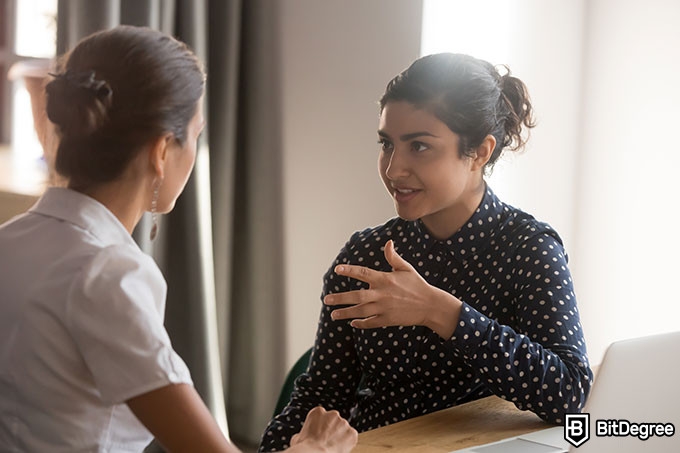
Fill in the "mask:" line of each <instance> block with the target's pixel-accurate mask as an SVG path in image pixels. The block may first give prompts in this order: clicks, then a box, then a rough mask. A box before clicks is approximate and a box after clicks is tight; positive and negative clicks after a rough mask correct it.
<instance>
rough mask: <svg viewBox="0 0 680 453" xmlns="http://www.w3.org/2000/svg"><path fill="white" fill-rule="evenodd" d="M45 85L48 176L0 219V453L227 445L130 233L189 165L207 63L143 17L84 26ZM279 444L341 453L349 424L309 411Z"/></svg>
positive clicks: (158, 278)
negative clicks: (138, 21)
mask: <svg viewBox="0 0 680 453" xmlns="http://www.w3.org/2000/svg"><path fill="white" fill-rule="evenodd" d="M52 76H53V80H52V81H51V82H50V83H49V84H48V85H47V87H46V93H47V115H48V117H49V119H50V120H51V121H52V122H53V123H54V124H55V125H56V127H57V131H58V133H59V147H58V150H57V156H56V170H57V171H58V172H59V173H60V174H61V175H62V176H64V177H65V178H66V179H67V180H68V187H67V188H50V189H48V190H47V191H46V193H45V194H44V195H43V196H42V197H41V198H40V200H39V201H38V202H37V203H36V205H35V206H33V207H32V208H31V209H30V210H29V212H28V213H26V214H23V215H21V216H18V217H16V218H14V219H12V220H10V221H9V222H7V223H5V224H3V225H2V226H0V450H3V451H17V452H19V451H21V452H24V451H25V452H50V451H55V452H56V451H59V452H62V451H64V452H76V451H78V452H81V451H107V452H119V451H125V452H133V451H137V452H141V451H142V450H143V449H144V448H145V447H146V446H147V445H148V444H149V442H150V441H151V439H152V437H153V436H155V437H156V438H157V439H158V441H159V442H160V443H161V444H163V446H164V447H165V448H167V449H168V451H173V452H218V451H222V452H235V451H237V449H236V448H235V447H234V446H233V445H232V444H231V443H230V442H229V441H228V440H227V439H226V438H225V437H224V435H223V434H222V432H221V431H220V429H219V427H218V426H217V424H216V423H215V421H214V420H213V418H212V416H211V415H210V412H209V411H208V409H207V408H206V407H205V405H204V404H203V402H202V400H201V399H200V397H199V396H198V394H197V392H196V390H195V389H194V387H193V384H192V381H191V376H190V374H189V370H188V369H187V367H186V365H185V364H184V362H183V361H182V359H181V358H180V357H179V356H178V355H177V353H176V352H175V351H174V350H173V348H172V345H171V344H170V339H169V338H168V334H167V332H166V330H165V327H164V326H163V317H164V312H165V296H166V288H167V287H166V283H165V280H164V279H163V276H162V275H161V273H160V270H159V269H158V267H157V266H156V264H155V262H154V261H153V260H152V259H151V257H149V256H148V255H145V254H144V253H143V252H142V251H141V250H140V249H139V247H137V245H136V244H135V242H134V241H133V239H132V237H131V233H132V231H133V229H134V228H135V226H136V225H137V223H138V222H139V220H140V219H141V217H142V215H143V214H144V213H145V212H147V211H150V212H151V213H152V216H153V218H154V226H153V228H152V230H151V236H152V239H153V236H155V233H156V225H155V218H156V215H157V214H159V213H165V212H169V211H170V210H171V209H172V208H173V206H174V204H175V201H176V200H177V197H178V196H179V195H180V193H181V192H182V190H183V189H184V186H185V184H186V182H187V179H188V178H189V174H190V173H191V171H192V168H193V166H194V161H195V158H196V147H197V141H198V137H199V134H200V133H201V131H202V129H203V126H204V120H203V113H202V112H203V107H202V102H203V94H204V90H205V75H204V72H203V69H202V67H201V64H200V62H199V61H198V59H197V58H196V56H195V55H194V54H193V53H192V52H191V51H190V50H189V49H188V48H187V47H186V46H185V45H184V44H183V43H181V42H179V41H177V40H175V39H173V38H172V37H170V36H167V35H164V34H162V33H160V32H158V31H153V30H151V29H148V28H139V27H130V26H120V27H117V28H114V29H111V30H107V31H102V32H98V33H95V34H93V35H91V36H89V37H87V38H85V39H84V40H82V41H81V42H80V43H78V45H77V46H76V47H75V48H74V49H73V51H71V52H70V53H69V54H68V55H67V56H66V57H65V58H64V59H63V60H62V61H61V63H60V69H58V70H57V71H56V73H55V74H52ZM310 409H311V410H310V411H308V413H305V414H304V417H306V422H305V424H304V426H303V427H302V430H301V431H300V433H299V434H297V435H296V438H295V442H293V444H294V445H293V446H292V447H291V449H290V450H291V451H300V452H318V451H328V452H347V451H349V450H351V448H352V447H353V446H354V444H355V443H356V439H357V433H356V431H355V430H354V429H352V428H351V427H350V426H349V425H348V423H347V421H346V420H344V419H342V418H341V417H340V416H339V414H338V413H337V412H335V411H330V412H326V411H325V410H324V409H322V408H319V407H317V408H310Z"/></svg>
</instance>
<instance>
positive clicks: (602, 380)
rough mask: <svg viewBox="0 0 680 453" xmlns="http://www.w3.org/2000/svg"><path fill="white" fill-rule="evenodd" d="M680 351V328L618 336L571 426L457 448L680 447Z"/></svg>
mask: <svg viewBox="0 0 680 453" xmlns="http://www.w3.org/2000/svg"><path fill="white" fill-rule="evenodd" d="M679 353H680V331H679V332H671V333H665V334H658V335H651V336H646V337H640V338H634V339H630V340H621V341H616V342H614V343H612V344H611V345H610V346H609V347H608V348H607V351H606V352H605V355H604V358H603V359H602V364H601V365H600V367H599V369H598V372H597V377H596V379H595V382H594V384H593V387H592V389H591V392H590V396H589V398H588V401H587V402H586V405H585V408H584V409H583V412H582V413H581V414H580V415H578V416H574V418H573V419H572V420H570V419H569V418H568V420H567V423H566V425H567V427H569V426H570V424H573V426H574V428H573V429H572V430H571V431H569V430H568V428H567V427H564V426H557V427H551V428H546V429H543V430H540V431H536V432H533V433H529V434H524V435H521V436H515V437H510V438H507V439H503V440H501V441H498V442H492V443H489V444H485V445H479V446H477V447H470V448H465V449H463V450H454V451H455V452H456V453H565V452H570V453H607V452H616V453H639V452H641V451H644V453H668V452H680V433H678V432H677V430H679V429H680V354H679ZM574 433H575V434H574ZM566 434H568V436H565V435H566ZM565 437H569V438H570V440H571V442H569V441H567V440H566V438H565ZM575 445H578V446H575ZM450 453H453V452H450Z"/></svg>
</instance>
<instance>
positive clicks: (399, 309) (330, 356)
mask: <svg viewBox="0 0 680 453" xmlns="http://www.w3.org/2000/svg"><path fill="white" fill-rule="evenodd" d="M533 126H534V123H533V119H532V106H531V101H530V99H529V96H528V92H527V89H526V87H525V85H524V83H523V82H522V81H521V80H519V79H518V78H516V77H513V76H512V75H511V74H510V72H509V71H508V70H507V68H505V71H504V72H503V73H502V74H501V73H499V72H498V71H497V69H496V68H495V67H494V66H493V65H491V64H489V63H488V62H485V61H482V60H479V59H476V58H473V57H470V56H467V55H460V54H448V53H445V54H437V55H429V56H426V57H423V58H420V59H419V60H417V61H415V62H414V63H413V64H412V65H411V66H410V67H409V68H408V69H406V70H405V71H403V72H402V73H401V74H399V75H397V76H396V77H395V78H394V79H392V80H391V81H390V82H389V83H388V85H387V89H386V90H385V93H384V95H383V96H382V99H381V100H380V119H379V126H378V143H379V145H380V151H379V155H378V169H379V173H380V177H381V179H382V181H383V183H384V185H385V187H386V189H387V191H388V193H389V194H390V196H391V197H392V198H393V200H394V205H395V208H396V211H397V214H398V217H396V218H394V219H392V220H389V221H388V222H386V223H385V224H383V225H380V226H377V227H373V228H368V229H365V230H363V231H358V232H356V233H354V234H353V235H352V237H351V238H350V239H349V241H348V242H347V244H345V246H344V247H343V248H342V250H341V251H340V254H339V255H338V256H337V258H336V259H335V261H334V262H333V264H332V266H331V268H330V269H329V270H328V272H327V273H326V274H325V276H324V280H323V294H322V300H323V303H324V305H323V307H322V309H321V316H320V319H319V325H318V330H317V335H316V341H315V344H314V349H313V352H312V357H311V360H310V365H309V368H308V370H307V372H306V373H305V374H304V375H302V376H301V377H300V378H298V380H297V381H296V388H295V390H294V392H293V395H292V397H291V400H290V402H289V404H288V406H287V407H286V408H285V409H284V410H283V412H282V413H281V414H279V415H278V416H276V417H275V418H274V419H273V420H272V421H271V422H270V424H269V426H268V427H267V430H266V431H265V433H264V435H263V438H262V444H261V446H260V451H274V450H277V449H279V448H281V447H282V446H284V445H286V442H287V439H288V438H289V436H290V435H291V434H292V433H294V432H295V431H296V430H297V429H299V426H300V420H301V416H302V414H304V413H305V411H307V410H309V408H311V407H314V406H316V405H318V404H324V406H326V407H327V408H333V409H336V410H338V411H339V412H340V414H341V415H343V416H345V417H350V423H351V424H352V426H354V427H355V428H356V429H357V430H358V431H359V432H361V431H366V430H370V429H374V428H377V427H380V426H384V425H387V424H390V423H394V422H398V421H401V420H404V419H408V418H411V417H416V416H418V415H422V414H426V413H429V412H434V411H437V410H440V409H444V408H446V407H450V406H454V405H457V404H461V403H464V402H467V401H471V400H474V399H477V398H481V397H484V396H488V395H497V396H500V397H501V398H504V399H507V400H510V401H513V402H514V403H515V405H516V406H517V407H518V408H520V409H523V410H531V411H533V412H535V413H536V414H537V415H538V416H540V417H541V418H543V419H545V420H547V421H548V422H551V423H563V422H564V415H565V413H570V412H578V411H580V409H581V408H582V407H583V405H584V403H585V401H586V398H587V395H588V392H589V390H590V385H591V382H592V372H591V370H590V367H589V364H588V358H587V354H586V343H585V339H584V335H583V329H582V327H581V323H580V320H579V312H578V309H577V306H576V297H575V295H574V290H573V285H572V278H571V275H570V273H569V270H568V267H567V255H566V253H565V251H564V247H563V245H562V240H561V239H560V237H559V235H558V234H557V232H556V231H555V230H553V229H552V228H551V227H550V226H549V225H547V224H546V223H543V222H540V221H538V220H536V219H535V218H533V217H532V216H531V215H529V214H527V213H525V212H523V211H521V210H519V209H517V208H514V207H512V206H510V205H508V204H506V203H504V202H502V201H501V200H500V199H499V198H498V197H497V196H496V195H495V194H494V193H493V191H492V190H491V188H490V187H488V185H487V183H486V181H485V179H484V176H485V174H487V173H488V171H490V170H491V168H492V167H493V165H494V163H495V162H496V161H497V160H498V158H499V157H500V156H501V154H502V153H503V151H504V150H507V149H509V150H519V149H521V148H522V146H523V145H524V144H525V142H526V131H527V129H529V128H531V127H533Z"/></svg>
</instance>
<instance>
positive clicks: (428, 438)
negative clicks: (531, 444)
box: [352, 396, 552, 453]
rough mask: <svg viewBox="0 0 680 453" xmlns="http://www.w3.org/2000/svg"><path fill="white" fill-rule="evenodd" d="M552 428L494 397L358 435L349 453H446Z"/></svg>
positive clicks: (536, 417)
mask: <svg viewBox="0 0 680 453" xmlns="http://www.w3.org/2000/svg"><path fill="white" fill-rule="evenodd" d="M551 426H552V425H549V424H548V423H546V422H544V421H543V420H541V419H540V418H538V416H537V415H536V414H534V413H533V412H529V411H520V410H519V409H517V408H516V407H515V405H514V404H512V403H511V402H508V401H505V400H503V399H501V398H498V397H496V396H490V397H487V398H482V399H480V400H477V401H472V402H470V403H466V404H462V405H460V406H455V407H451V408H448V409H444V410H441V411H438V412H433V413H431V414H427V415H423V416H420V417H416V418H412V419H410V420H404V421H403V422H399V423H394V424H392V425H388V426H384V427H382V428H378V429H374V430H371V431H366V432H364V433H361V434H359V443H358V444H357V447H356V448H355V449H354V450H352V451H353V453H383V452H391V453H392V452H412V453H448V452H449V451H451V450H456V449H460V448H466V447H472V446H475V445H481V444H485V443H488V442H494V441H497V440H501V439H504V438H506V437H511V436H516V435H520V434H525V433H528V432H532V431H537V430H539V429H543V428H549V427H551Z"/></svg>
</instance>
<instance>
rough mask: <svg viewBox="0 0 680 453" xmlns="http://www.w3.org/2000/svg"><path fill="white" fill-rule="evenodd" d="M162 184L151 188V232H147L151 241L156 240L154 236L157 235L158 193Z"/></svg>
mask: <svg viewBox="0 0 680 453" xmlns="http://www.w3.org/2000/svg"><path fill="white" fill-rule="evenodd" d="M161 184H162V180H161V182H159V183H158V184H156V185H154V188H153V197H152V198H151V231H150V232H149V239H151V240H152V241H153V240H154V239H156V236H157V235H158V212H157V210H158V193H159V191H160V188H161Z"/></svg>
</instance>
